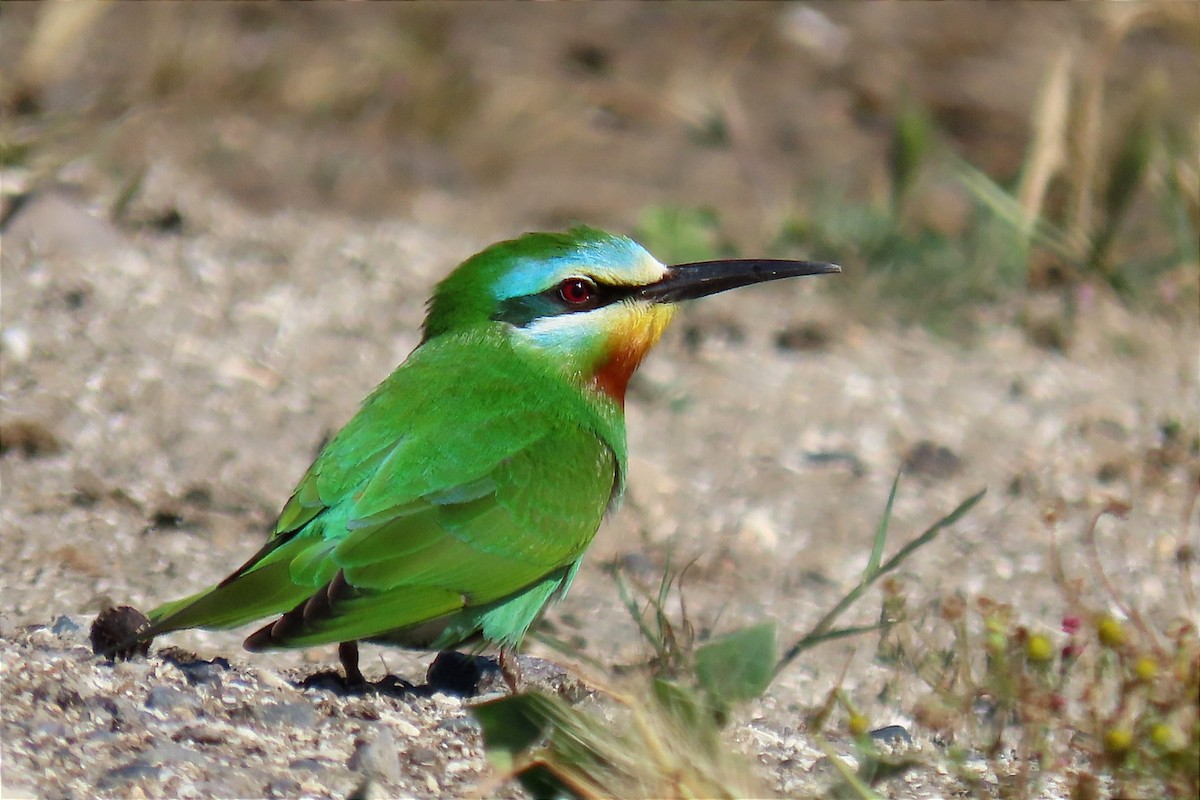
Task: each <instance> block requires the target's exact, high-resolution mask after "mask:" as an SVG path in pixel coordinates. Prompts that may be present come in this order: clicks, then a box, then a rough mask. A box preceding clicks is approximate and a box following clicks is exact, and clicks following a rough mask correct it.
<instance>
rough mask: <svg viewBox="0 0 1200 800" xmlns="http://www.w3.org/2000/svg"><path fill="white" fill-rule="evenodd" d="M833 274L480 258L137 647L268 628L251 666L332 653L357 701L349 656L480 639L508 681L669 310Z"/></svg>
mask: <svg viewBox="0 0 1200 800" xmlns="http://www.w3.org/2000/svg"><path fill="white" fill-rule="evenodd" d="M839 271H840V268H839V267H837V266H836V265H833V264H825V263H816V262H808V261H784V260H724V261H706V262H698V263H690V264H679V265H675V266H664V265H663V264H661V263H659V262H658V261H656V260H655V259H654V258H653V257H652V256H651V255H650V254H649V253H648V252H646V250H644V249H643V248H642V247H641V246H640V245H638V244H637V243H635V242H634V241H632V240H631V239H628V238H626V237H624V236H617V235H613V234H610V233H605V232H604V231H600V230H596V229H593V228H587V227H576V228H573V229H571V230H570V231H568V232H566V233H530V234H526V235H524V236H521V237H520V238H517V239H513V240H510V241H506V242H501V243H499V244H496V245H493V246H491V247H489V248H487V249H486V250H484V251H482V252H481V253H478V254H477V255H475V256H472V257H471V258H469V259H467V261H465V262H464V263H463V264H461V265H460V266H459V267H458V268H457V269H455V270H454V271H453V272H451V273H450V275H449V276H448V277H447V278H445V279H444V280H443V281H442V282H441V283H440V284H439V285H438V287H437V289H436V291H435V292H434V295H433V298H432V299H431V300H430V302H429V306H428V313H427V315H426V317H425V322H424V326H423V334H424V335H423V337H422V339H421V342H420V344H419V345H418V346H417V348H416V349H415V350H413V352H412V353H411V354H410V355H409V357H408V359H407V360H405V361H404V363H403V364H401V365H400V366H399V367H398V368H397V369H396V371H395V372H393V373H392V374H391V375H390V376H388V378H387V379H386V380H385V381H384V382H383V383H382V384H380V385H379V386H378V388H376V389H375V391H373V392H372V393H371V394H370V395H369V396H368V397H367V399H366V400H365V401H364V402H363V404H362V407H361V408H360V409H359V411H358V413H357V414H356V415H355V416H354V417H353V418H352V419H351V420H350V422H348V423H347V424H346V426H345V427H344V428H342V429H341V431H340V432H338V434H337V435H336V436H334V437H333V438H332V439H331V440H330V441H329V442H328V443H327V444H326V445H325V447H324V449H323V450H322V451H321V454H320V455H319V456H318V457H317V459H316V461H314V462H313V464H312V466H310V467H309V468H308V471H307V472H306V473H305V474H304V477H302V478H301V479H300V482H299V484H297V486H296V489H295V491H294V492H293V493H292V496H291V498H290V499H289V500H288V501H287V503H286V504H284V506H283V510H282V511H281V512H280V514H279V519H278V521H277V522H276V523H275V528H274V531H273V532H272V534H271V536H270V538H269V539H268V540H267V542H266V544H264V545H263V546H262V548H261V549H260V550H259V551H258V552H257V553H255V554H254V555H253V556H251V557H250V558H249V559H248V560H247V561H246V563H244V564H243V565H242V566H241V567H239V568H238V569H237V570H235V571H234V572H233V574H231V575H230V576H229V577H227V578H225V579H224V580H223V581H221V582H220V583H218V584H217V585H215V586H212V587H210V588H208V589H204V590H203V591H201V592H199V593H197V594H194V595H191V596H189V597H185V598H183V599H180V600H175V601H173V602H169V603H166V604H164V605H161V606H159V607H158V608H156V609H154V610H153V611H151V612H150V614H149V618H150V622H151V625H150V627H149V628H148V629H146V630H145V631H143V632H142V633H141V634H140V635H139V636H138V637H137V639H138V640H139V641H142V642H145V641H148V640H149V639H150V638H152V637H154V636H156V635H158V634H162V633H166V632H168V631H174V630H180V629H183V628H209V629H223V628H235V627H238V626H241V625H245V624H247V623H250V622H253V621H255V620H260V619H263V618H266V617H275V619H274V620H273V621H271V622H270V623H269V624H267V625H265V626H264V627H262V628H260V629H258V630H257V631H255V632H254V633H252V634H251V635H250V636H249V637H248V638H247V639H246V640H245V647H246V649H248V650H251V651H258V650H264V649H268V648H295V647H310V646H314V645H323V644H334V643H338V644H339V645H340V647H339V654H340V657H341V662H342V666H343V668H344V670H345V673H346V681H347V682H348V683H352V684H353V683H362V682H363V678H362V673H361V672H360V671H359V669H358V649H357V642H358V641H359V640H369V641H373V642H383V643H388V644H397V645H401V646H404V647H410V648H420V649H430V650H442V649H449V648H453V647H456V646H459V645H463V644H466V643H469V642H478V641H482V642H483V643H485V644H492V645H497V646H498V647H499V648H500V654H501V666H502V668H503V667H505V656H506V655H507V654H509V653H511V652H513V651H515V649H516V648H517V647H518V646H519V644H520V643H521V640H522V638H523V637H524V636H525V633H526V631H528V630H529V627H530V625H532V624H533V622H534V621H535V620H536V619H537V618H538V617H539V615H540V614H541V613H542V611H543V610H544V609H545V608H546V607H547V605H548V604H550V603H551V602H552V601H553V600H555V599H557V598H560V597H562V595H563V594H564V593H565V592H566V591H567V589H568V588H569V587H570V585H571V582H572V580H573V579H574V578H575V575H576V573H577V572H578V571H579V566H580V564H581V563H582V560H583V556H584V553H585V552H586V551H587V548H588V545H589V544H591V541H592V538H593V537H594V536H595V534H596V530H597V528H598V527H599V526H600V522H601V520H602V519H603V517H604V515H605V513H606V512H607V511H608V510H609V509H612V508H614V507H615V506H616V505H617V504H618V502H619V501H620V499H621V495H622V493H623V491H624V488H625V475H626V472H627V469H626V448H625V422H624V401H625V389H626V386H627V385H628V382H629V378H630V376H631V375H632V374H633V372H634V370H636V369H637V367H638V365H639V363H641V361H642V358H643V357H644V356H645V355H646V353H647V352H648V351H649V350H650V348H651V347H653V346H654V344H655V343H656V342H657V341H658V340H659V337H660V336H661V335H662V333H663V331H664V329H665V328H666V327H667V324H668V323H669V322H670V320H671V317H672V315H673V313H674V310H675V307H676V304H677V303H679V302H680V301H684V300H689V299H692V298H697V297H702V296H704V295H709V294H713V293H716V292H722V291H725V290H726V289H733V288H736V287H738V286H745V285H748V284H753V283H758V282H761V281H769V280H775V279H777V278H787V277H793V276H800V275H816V274H821V273H830V272H839ZM505 677H506V679H508V681H509V685H510V686H514V685H515V678H514V677H512V673H510V672H509V671H508V670H507V669H506V670H505Z"/></svg>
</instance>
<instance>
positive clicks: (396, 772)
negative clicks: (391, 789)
mask: <svg viewBox="0 0 1200 800" xmlns="http://www.w3.org/2000/svg"><path fill="white" fill-rule="evenodd" d="M347 766H348V767H350V769H352V770H354V771H355V772H359V773H362V774H363V775H364V776H366V777H367V778H374V779H376V780H380V781H384V782H386V783H395V782H397V781H399V780H400V753H399V749H398V748H397V747H396V738H395V737H394V736H392V731H391V729H390V728H388V727H387V726H386V725H379V724H376V725H372V726H371V727H370V728H368V733H367V734H366V735H365V736H363V737H362V738H360V739H358V740H357V742H355V749H354V755H352V756H351V757H350V761H349V762H348V763H347Z"/></svg>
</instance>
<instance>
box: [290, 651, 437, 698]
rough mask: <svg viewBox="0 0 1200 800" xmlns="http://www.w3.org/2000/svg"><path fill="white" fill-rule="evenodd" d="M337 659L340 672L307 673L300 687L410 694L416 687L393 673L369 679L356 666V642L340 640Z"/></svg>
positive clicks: (363, 692)
mask: <svg viewBox="0 0 1200 800" xmlns="http://www.w3.org/2000/svg"><path fill="white" fill-rule="evenodd" d="M338 661H340V662H341V664H342V672H341V674H339V673H338V672H337V671H336V670H325V671H323V672H317V673H314V674H312V675H309V676H308V677H307V678H305V679H304V680H302V681H301V682H300V687H301V688H302V689H329V690H331V691H334V692H337V693H338V694H368V693H380V694H393V695H400V694H410V693H411V692H412V691H413V690H414V689H416V687H415V686H414V685H413V684H411V683H409V682H408V681H406V680H404V679H403V678H397V677H396V676H395V675H384V676H383V677H382V678H380V679H379V680H378V681H374V682H372V681H369V680H367V679H366V678H365V677H364V676H363V674H362V670H361V669H359V667H358V642H342V643H341V644H339V645H338Z"/></svg>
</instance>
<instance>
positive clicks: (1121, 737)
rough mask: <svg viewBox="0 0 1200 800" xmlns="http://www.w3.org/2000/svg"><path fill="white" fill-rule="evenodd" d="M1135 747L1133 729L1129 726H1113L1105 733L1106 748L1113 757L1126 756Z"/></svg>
mask: <svg viewBox="0 0 1200 800" xmlns="http://www.w3.org/2000/svg"><path fill="white" fill-rule="evenodd" d="M1132 747H1133V731H1131V730H1129V729H1128V728H1113V729H1111V730H1110V731H1109V732H1108V733H1106V734H1104V749H1105V751H1106V752H1107V753H1108V754H1109V755H1110V756H1113V757H1120V756H1124V755H1125V754H1126V753H1128V752H1129V750H1130V748H1132Z"/></svg>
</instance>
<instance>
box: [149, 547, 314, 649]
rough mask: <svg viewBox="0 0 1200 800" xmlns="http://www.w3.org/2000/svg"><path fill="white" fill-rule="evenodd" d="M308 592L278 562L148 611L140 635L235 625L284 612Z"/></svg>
mask: <svg viewBox="0 0 1200 800" xmlns="http://www.w3.org/2000/svg"><path fill="white" fill-rule="evenodd" d="M310 594H312V588H311V587H305V586H297V585H296V584H295V583H293V582H292V580H291V576H290V574H289V562H288V561H277V562H275V563H273V564H267V565H265V566H263V567H260V568H258V569H255V570H251V571H250V572H245V573H243V574H242V575H239V576H238V577H237V578H235V579H234V580H232V581H230V582H228V583H222V584H220V585H218V586H214V587H212V588H211V589H205V590H204V591H202V592H199V593H197V594H194V595H191V596H190V597H185V598H183V599H181V600H174V601H172V602H170V603H164V604H163V605H161V606H159V607H158V608H156V609H154V610H153V611H151V612H150V614H149V617H150V622H151V623H152V624H151V626H150V628H149V629H148V630H147V631H146V632H145V633H144V634H142V637H143V638H149V637H151V636H157V635H158V634H160V633H166V632H168V631H176V630H181V629H183V628H210V629H224V628H236V627H238V626H239V625H245V624H246V623H248V622H253V621H254V620H256V619H261V618H263V617H267V616H271V615H273V614H279V613H282V612H284V611H287V610H288V609H291V608H293V607H294V606H295V605H296V604H297V603H299V602H301V601H302V600H304V599H305V598H306V597H307V596H308V595H310Z"/></svg>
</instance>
